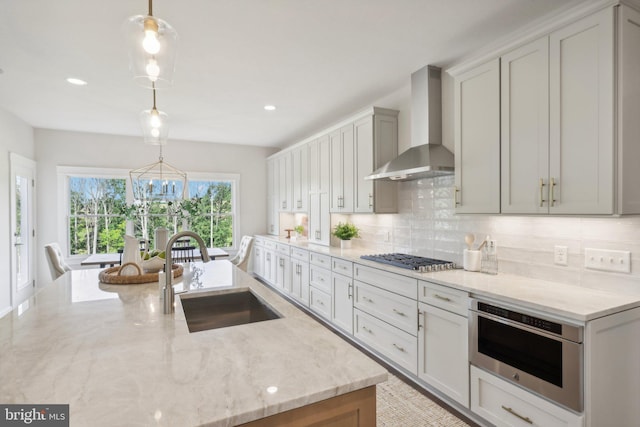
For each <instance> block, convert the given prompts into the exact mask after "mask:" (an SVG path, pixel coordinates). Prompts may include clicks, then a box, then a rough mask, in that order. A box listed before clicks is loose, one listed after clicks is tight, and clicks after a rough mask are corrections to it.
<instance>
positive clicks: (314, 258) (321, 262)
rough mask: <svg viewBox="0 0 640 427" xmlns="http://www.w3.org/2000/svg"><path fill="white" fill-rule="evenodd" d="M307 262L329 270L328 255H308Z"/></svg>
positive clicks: (329, 261)
mask: <svg viewBox="0 0 640 427" xmlns="http://www.w3.org/2000/svg"><path fill="white" fill-rule="evenodd" d="M309 262H310V263H311V264H313V265H318V266H320V267H322V268H326V269H329V270H330V269H331V257H330V256H329V255H321V254H318V253H316V252H310V253H309Z"/></svg>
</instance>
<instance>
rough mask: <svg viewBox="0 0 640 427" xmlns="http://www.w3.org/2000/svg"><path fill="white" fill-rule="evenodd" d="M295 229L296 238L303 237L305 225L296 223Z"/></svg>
mask: <svg viewBox="0 0 640 427" xmlns="http://www.w3.org/2000/svg"><path fill="white" fill-rule="evenodd" d="M293 231H295V232H296V236H295V237H296V239H299V238H302V236H303V235H304V226H302V225H296V226H295V227H293Z"/></svg>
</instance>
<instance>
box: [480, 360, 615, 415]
mask: <svg viewBox="0 0 640 427" xmlns="http://www.w3.org/2000/svg"><path fill="white" fill-rule="evenodd" d="M471 410H472V411H473V412H475V413H476V414H478V415H480V416H481V417H482V418H484V419H486V420H487V421H489V422H491V423H492V424H494V425H496V426H499V427H503V426H504V427H507V426H522V427H525V426H532V425H533V426H544V427H582V426H583V425H584V417H583V416H582V415H578V414H575V413H573V412H569V411H567V410H564V409H562V408H560V407H559V406H556V405H554V404H552V403H549V402H548V401H546V400H544V399H541V398H539V397H537V396H534V395H533V394H531V393H529V392H527V391H525V390H523V389H521V388H519V387H516V386H514V385H512V384H509V383H507V382H506V381H503V380H502V379H500V378H498V377H496V376H494V375H491V374H489V373H487V372H485V371H483V370H480V369H478V368H476V367H475V366H472V367H471ZM602 425H612V426H613V425H617V424H615V422H612V423H609V422H605V424H602Z"/></svg>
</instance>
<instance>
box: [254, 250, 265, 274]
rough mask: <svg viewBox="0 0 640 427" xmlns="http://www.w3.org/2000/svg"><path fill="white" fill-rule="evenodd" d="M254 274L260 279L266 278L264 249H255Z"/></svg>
mask: <svg viewBox="0 0 640 427" xmlns="http://www.w3.org/2000/svg"><path fill="white" fill-rule="evenodd" d="M253 272H254V274H255V275H256V276H258V277H264V248H263V247H262V246H254V247H253Z"/></svg>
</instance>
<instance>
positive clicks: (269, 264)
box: [262, 246, 277, 285]
mask: <svg viewBox="0 0 640 427" xmlns="http://www.w3.org/2000/svg"><path fill="white" fill-rule="evenodd" d="M276 266H277V257H276V253H275V251H273V250H270V249H268V248H267V247H266V246H265V247H264V275H263V276H262V278H263V279H264V280H265V281H266V282H267V283H269V284H270V285H274V284H275V282H276V274H277V272H276V270H277V267H276Z"/></svg>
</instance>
